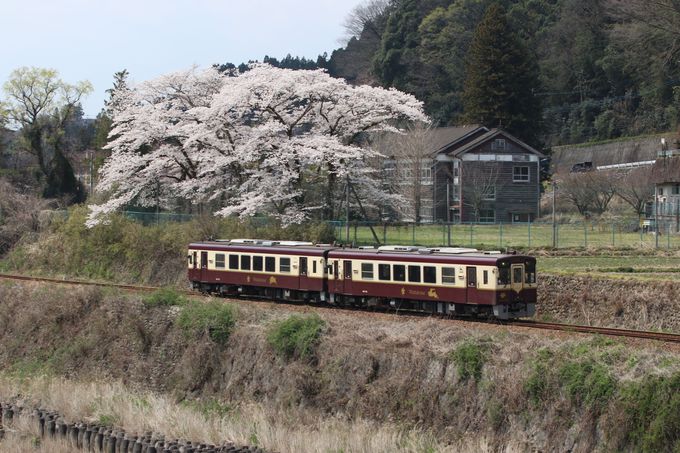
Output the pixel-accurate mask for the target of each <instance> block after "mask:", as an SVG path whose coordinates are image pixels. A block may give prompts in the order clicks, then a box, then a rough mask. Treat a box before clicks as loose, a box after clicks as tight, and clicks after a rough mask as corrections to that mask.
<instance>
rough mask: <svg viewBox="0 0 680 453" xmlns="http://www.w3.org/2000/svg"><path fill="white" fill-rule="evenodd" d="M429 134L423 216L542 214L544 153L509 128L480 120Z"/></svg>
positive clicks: (487, 218)
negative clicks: (541, 182) (541, 178)
mask: <svg viewBox="0 0 680 453" xmlns="http://www.w3.org/2000/svg"><path fill="white" fill-rule="evenodd" d="M429 134H430V137H429V139H428V146H429V149H430V151H428V152H427V159H424V160H423V171H421V174H420V175H416V177H418V176H420V177H421V178H422V184H423V185H424V186H426V187H427V189H428V190H424V191H423V196H422V198H423V199H422V202H421V203H420V206H421V211H420V218H421V219H422V221H433V222H453V223H459V222H481V223H498V222H503V223H507V222H527V221H531V220H534V219H535V218H536V217H538V216H539V197H540V160H541V158H543V157H545V156H544V155H543V154H542V153H540V152H539V151H537V150H535V149H534V148H532V147H531V146H529V145H527V144H526V143H524V142H522V141H521V140H520V139H518V138H517V137H514V136H513V135H511V134H510V133H508V132H507V131H504V130H502V129H488V128H486V127H484V126H479V125H470V126H457V127H441V128H436V129H433V130H431V131H430V132H429ZM426 167H427V168H426ZM428 169H429V171H427V170H428Z"/></svg>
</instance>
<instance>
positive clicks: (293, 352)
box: [267, 314, 326, 359]
mask: <svg viewBox="0 0 680 453" xmlns="http://www.w3.org/2000/svg"><path fill="white" fill-rule="evenodd" d="M325 325H326V323H325V322H324V320H323V319H321V318H319V316H318V315H317V314H312V315H310V316H299V315H292V316H290V317H289V318H287V319H284V320H283V321H279V322H277V323H275V324H274V325H273V326H272V327H271V329H270V330H269V333H268V335H267V341H268V342H269V344H270V345H271V346H272V347H273V348H274V350H275V351H276V352H277V353H278V354H280V355H282V356H284V357H286V358H288V359H290V358H293V357H296V358H308V357H311V356H312V355H313V354H314V349H315V347H316V345H317V343H318V341H319V338H320V337H321V333H322V331H323V329H324V327H325Z"/></svg>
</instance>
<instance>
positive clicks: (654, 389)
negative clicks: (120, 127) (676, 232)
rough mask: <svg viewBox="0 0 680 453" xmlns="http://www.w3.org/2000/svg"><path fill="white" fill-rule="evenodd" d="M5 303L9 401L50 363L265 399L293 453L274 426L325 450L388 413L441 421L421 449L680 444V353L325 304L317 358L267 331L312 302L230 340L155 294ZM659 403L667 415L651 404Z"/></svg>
mask: <svg viewBox="0 0 680 453" xmlns="http://www.w3.org/2000/svg"><path fill="white" fill-rule="evenodd" d="M0 300H1V301H3V302H2V304H0V366H2V367H3V368H4V369H5V370H6V373H7V372H9V373H10V376H14V377H9V378H7V375H6V377H5V378H4V379H10V384H5V385H4V386H0V397H3V398H4V397H6V396H7V393H13V392H16V390H12V389H13V388H16V386H17V385H19V384H17V382H18V381H16V379H19V378H20V377H22V376H23V377H29V378H30V377H31V376H35V375H36V373H48V374H49V375H51V376H62V375H65V376H68V377H70V378H73V379H84V380H88V379H94V378H96V379H102V378H104V379H106V380H108V381H125V382H127V385H128V386H132V387H140V386H141V387H143V388H146V389H153V390H156V391H160V392H164V393H171V394H172V395H174V398H176V400H178V401H186V402H190V401H202V402H203V403H201V404H204V403H205V402H210V401H217V402H219V404H221V405H225V404H226V405H227V406H229V407H231V406H236V407H239V408H245V407H247V405H248V404H254V405H255V407H257V408H258V409H257V410H259V411H264V412H262V413H263V414H264V415H262V416H261V417H260V418H259V419H257V420H259V421H257V422H253V428H252V429H253V430H254V431H253V432H254V433H255V438H256V439H260V440H259V443H260V444H261V445H263V446H266V447H269V448H275V449H278V450H281V451H294V450H295V448H293V447H292V446H290V447H285V448H281V446H280V445H276V442H277V441H274V440H272V442H274V444H266V443H265V440H264V439H276V437H271V436H270V437H267V436H268V435H267V434H266V433H271V432H272V430H274V429H275V428H276V427H277V426H279V427H280V426H281V425H284V426H287V429H289V430H290V431H291V432H296V433H299V432H306V433H308V435H309V436H310V437H309V442H310V443H309V444H308V445H307V446H306V447H305V442H304V440H302V441H301V442H300V444H299V445H302V446H303V447H304V448H301V450H302V451H304V450H307V451H310V450H311V446H312V445H315V446H317V447H318V446H319V444H318V442H319V441H320V440H318V438H320V435H319V433H320V432H328V429H327V428H328V426H329V425H326V423H330V424H331V425H330V426H333V423H336V422H337V423H340V422H342V421H343V420H345V421H348V420H364V421H366V423H368V425H366V426H369V428H367V429H365V430H364V432H366V433H370V432H371V429H376V430H378V429H380V426H378V427H376V426H374V427H373V428H370V426H371V423H374V422H377V423H378V424H379V425H381V424H382V423H383V422H384V421H385V420H390V423H388V424H387V425H386V426H383V427H384V428H385V429H386V430H387V431H386V432H388V433H390V432H391V433H394V432H398V431H399V429H400V428H399V427H400V426H402V427H407V428H408V429H411V428H413V427H414V426H420V427H423V428H424V429H427V430H428V431H429V430H430V429H431V430H432V431H431V433H429V434H428V432H427V431H419V432H418V433H416V434H414V436H415V437H414V438H411V439H416V440H413V442H421V441H422V442H423V443H418V444H417V445H419V447H417V448H416V447H413V446H411V447H409V445H407V444H405V443H400V441H398V440H397V441H396V442H397V449H401V450H409V449H410V450H411V451H436V450H439V448H440V446H442V449H443V445H442V444H441V442H443V443H450V445H451V448H452V449H453V450H459V449H464V450H465V449H466V450H470V451H472V450H479V449H497V448H500V447H501V446H503V447H506V446H507V447H508V448H511V449H516V450H521V451H526V450H529V449H532V448H538V449H541V450H548V449H554V448H559V449H565V450H567V449H573V450H578V451H591V450H593V449H596V450H620V449H626V448H638V449H643V450H647V451H658V450H664V449H672V448H673V446H675V448H678V446H680V443H679V442H680V431H678V430H675V426H677V423H679V422H680V421H679V420H678V417H680V412H678V411H677V410H675V408H676V406H677V404H678V401H677V399H678V398H677V395H679V394H680V378H679V376H680V360H679V357H680V356H679V355H678V350H677V348H670V350H666V349H668V348H666V349H664V348H663V347H661V346H660V345H657V344H653V343H649V344H639V343H635V342H618V341H612V340H607V339H602V338H597V337H588V336H580V335H575V336H572V335H569V334H545V333H536V332H518V331H512V330H508V329H507V328H505V327H499V326H480V325H470V324H467V323H460V322H458V323H450V322H446V321H438V320H427V319H415V320H414V319H408V318H401V319H400V318H397V319H395V318H393V317H388V316H383V315H368V314H367V315H359V314H356V313H348V312H324V313H323V314H322V315H321V319H322V320H323V322H324V325H325V327H324V328H323V329H322V331H321V337H320V338H319V341H318V343H315V344H314V346H313V353H312V354H311V355H305V356H304V357H301V358H295V356H289V355H287V354H283V353H277V352H276V349H275V348H274V347H273V346H272V345H270V343H269V342H268V341H267V336H268V333H270V332H272V329H276V326H280V325H281V324H280V322H281V321H283V320H286V319H287V318H288V317H289V316H290V314H291V310H295V311H296V312H297V311H298V310H299V309H295V308H291V307H285V306H276V305H274V304H254V303H247V302H239V303H237V304H235V306H234V309H233V311H234V313H235V318H234V319H235V325H234V326H233V329H232V330H231V331H230V335H229V337H228V339H227V340H226V342H225V343H221V342H218V341H215V340H213V339H212V338H211V336H210V331H209V330H206V329H205V328H202V327H200V326H194V327H189V328H187V327H186V326H183V325H180V323H179V322H178V320H179V319H180V318H181V316H182V312H183V310H184V308H183V307H184V306H185V305H180V306H175V305H170V306H168V305H163V304H149V303H146V304H145V303H144V301H143V300H141V299H140V298H139V297H138V296H131V295H127V296H126V295H121V294H117V293H115V292H102V291H101V290H96V289H91V288H90V289H82V288H81V289H64V288H60V287H55V286H50V285H28V286H27V285H17V284H7V283H5V284H1V285H0ZM189 305H190V304H188V305H186V306H189ZM284 330H289V329H288V328H286V329H284ZM296 331H297V332H301V331H299V330H295V329H293V333H291V335H292V336H293V337H296V335H294V332H296ZM303 331H304V330H303ZM636 345H637V346H636ZM673 351H674V352H673ZM30 379H32V378H30ZM30 379H29V380H30ZM12 382H13V383H12ZM7 389H9V390H7ZM102 391H103V390H102ZM3 392H4V393H5V394H2V393H3ZM26 392H28V391H25V390H23V391H22V393H24V394H27V393H26ZM30 392H34V393H35V396H36V397H40V395H39V394H38V393H37V391H35V390H31V391H30ZM30 392H28V393H30ZM72 393H73V392H66V393H64V394H69V395H70V394H72ZM639 395H646V396H645V398H642V399H641V398H639V397H638V396H639ZM197 398H198V400H197ZM66 399H67V401H66V402H68V398H66ZM650 401H651V402H653V403H654V405H655V406H656V409H658V410H655V411H650V406H649V404H650ZM187 404H188V403H187ZM55 409H60V408H59V407H55ZM239 410H241V409H239ZM106 411H108V412H109V413H105V414H104V415H110V416H111V417H114V418H116V417H122V415H121V414H119V413H117V412H115V410H113V409H106ZM227 412H228V411H227ZM165 413H172V412H165ZM237 414H240V412H237ZM244 414H246V415H247V414H248V412H247V411H246V412H245V413H244ZM277 414H278V415H277ZM281 414H289V415H290V417H291V418H289V419H286V417H282V416H281ZM84 415H88V416H95V417H99V416H101V413H99V412H96V413H95V412H92V410H90V412H89V413H88V414H84ZM223 415H225V414H223ZM246 415H243V416H244V417H246ZM225 416H226V415H225ZM240 416H241V415H238V417H240ZM247 416H248V417H250V415H247ZM345 417H348V419H346V418H345ZM218 418H219V417H218ZM227 418H228V417H227ZM248 420H251V421H252V420H253V419H248ZM293 421H294V423H292V422H293ZM326 421H328V422H326ZM286 423H289V425H286ZM342 423H344V422H342ZM341 425H342V424H341ZM239 426H242V425H239ZM338 426H340V425H338ZM342 426H348V425H342ZM281 429H283V428H281ZM343 429H345V428H343ZM348 429H349V428H348ZM324 430H325V431H324ZM395 430H396V431H395ZM330 431H331V432H332V431H333V430H332V429H331V430H330ZM376 432H378V431H376ZM380 432H382V431H380ZM225 435H226V434H220V436H225ZM367 435H370V434H367ZM432 435H434V436H436V439H435V440H433V438H432V437H431V436H432ZM234 436H236V434H234ZM397 437H398V436H397ZM238 439H241V438H240V437H239V438H238ZM328 439H329V441H333V442H339V444H338V445H337V446H336V447H335V448H345V449H346V450H352V448H350V446H349V445H348V444H346V443H345V444H342V442H348V440H347V439H344V440H343V439H338V438H337V437H333V436H331V435H330V434H329V438H328ZM428 439H429V440H428ZM251 440H252V439H251ZM298 440H299V438H298ZM312 440H314V442H312ZM354 440H357V439H356V438H354ZM267 442H269V441H267ZM244 443H252V442H250V441H248V439H246V441H245V442H244ZM286 445H289V444H286ZM390 445H391V446H392V448H393V449H394V444H390ZM288 448H290V449H288ZM308 449H309V450H308ZM322 450H323V448H322ZM378 450H380V449H376V451H378ZM382 451H389V446H388V447H386V448H385V449H382Z"/></svg>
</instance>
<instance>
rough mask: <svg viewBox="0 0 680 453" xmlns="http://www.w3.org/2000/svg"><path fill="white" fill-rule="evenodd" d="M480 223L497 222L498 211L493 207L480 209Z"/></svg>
mask: <svg viewBox="0 0 680 453" xmlns="http://www.w3.org/2000/svg"><path fill="white" fill-rule="evenodd" d="M479 223H496V211H494V210H493V209H480V210H479Z"/></svg>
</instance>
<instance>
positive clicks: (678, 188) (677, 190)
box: [672, 184, 680, 195]
mask: <svg viewBox="0 0 680 453" xmlns="http://www.w3.org/2000/svg"><path fill="white" fill-rule="evenodd" d="M672 194H673V195H680V184H675V185H673V191H672Z"/></svg>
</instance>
